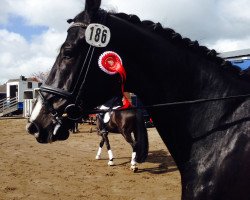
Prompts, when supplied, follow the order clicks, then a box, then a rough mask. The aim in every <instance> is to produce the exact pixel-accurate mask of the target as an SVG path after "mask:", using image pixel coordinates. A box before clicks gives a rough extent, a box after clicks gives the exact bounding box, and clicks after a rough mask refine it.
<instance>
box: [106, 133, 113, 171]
mask: <svg viewBox="0 0 250 200" xmlns="http://www.w3.org/2000/svg"><path fill="white" fill-rule="evenodd" d="M103 138H104V141H105V144H106V147H107V150H108V155H109V162H108V165H109V166H114V165H115V164H114V156H113V152H112V150H111V148H110V144H109V138H108V133H104V134H103Z"/></svg>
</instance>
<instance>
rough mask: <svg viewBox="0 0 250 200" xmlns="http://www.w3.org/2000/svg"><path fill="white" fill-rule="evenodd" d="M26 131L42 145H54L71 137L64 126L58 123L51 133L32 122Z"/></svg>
mask: <svg viewBox="0 0 250 200" xmlns="http://www.w3.org/2000/svg"><path fill="white" fill-rule="evenodd" d="M26 130H27V132H28V133H29V134H31V135H33V136H34V137H35V138H36V140H37V142H39V143H42V144H47V143H52V142H55V141H58V140H66V139H68V137H69V131H68V130H66V129H64V128H63V126H62V125H61V124H58V123H56V124H55V125H54V126H53V128H52V127H51V131H46V130H45V129H42V128H40V127H39V126H38V125H37V124H35V123H34V122H32V123H28V124H27V125H26Z"/></svg>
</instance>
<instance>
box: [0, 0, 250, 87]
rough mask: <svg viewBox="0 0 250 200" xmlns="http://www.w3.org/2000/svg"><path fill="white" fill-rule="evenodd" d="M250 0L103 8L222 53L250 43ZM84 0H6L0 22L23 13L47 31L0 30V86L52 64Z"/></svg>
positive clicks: (157, 0)
mask: <svg viewBox="0 0 250 200" xmlns="http://www.w3.org/2000/svg"><path fill="white" fill-rule="evenodd" d="M248 1H249V0H238V1H234V0H202V1H200V0H192V1H189V0H175V1H172V0H103V1H102V7H103V8H105V9H108V10H115V11H117V12H125V13H128V14H136V15H138V16H139V17H140V18H141V19H142V20H143V19H149V20H153V21H155V22H158V21H159V22H161V23H162V24H163V25H164V26H167V27H171V28H173V29H174V30H176V31H177V32H179V33H181V34H182V35H183V36H185V37H189V38H191V39H192V40H198V41H199V42H200V43H201V44H205V45H208V47H209V48H214V49H216V50H218V51H219V52H222V51H230V50H237V49H244V48H249V47H250V36H249V32H250V12H249V10H250V4H249V2H248ZM84 2H85V0H71V1H69V0H54V1H51V0H43V1H40V0H2V3H1V7H0V24H7V23H8V17H9V16H13V15H15V16H19V17H22V18H23V19H24V20H25V23H26V24H27V25H30V26H45V27H48V30H47V31H45V32H44V33H42V34H41V35H38V36H33V37H32V39H31V40H30V41H27V40H26V39H25V38H24V37H23V36H22V35H20V34H18V33H12V32H9V31H7V30H4V29H2V30H1V29H0V70H1V73H0V84H1V83H3V82H5V81H7V79H10V78H17V77H19V76H20V75H26V76H29V75H30V74H32V73H34V72H37V71H44V70H47V69H48V68H50V67H51V66H52V65H53V62H54V60H55V57H56V55H57V54H58V49H59V47H60V46H61V44H62V43H63V41H64V39H65V36H66V34H67V32H66V30H67V28H68V24H67V23H66V20H67V19H68V18H73V17H74V16H76V15H77V14H78V13H79V12H80V11H82V10H83V8H84Z"/></svg>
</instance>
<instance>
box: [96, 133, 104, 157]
mask: <svg viewBox="0 0 250 200" xmlns="http://www.w3.org/2000/svg"><path fill="white" fill-rule="evenodd" d="M103 145H104V138H103V136H102V139H101V142H100V144H99V149H98V151H97V154H96V157H95V159H96V160H100V159H101V153H102V147H103Z"/></svg>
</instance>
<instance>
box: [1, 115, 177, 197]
mask: <svg viewBox="0 0 250 200" xmlns="http://www.w3.org/2000/svg"><path fill="white" fill-rule="evenodd" d="M25 125H26V120H25V119H4V120H0V200H54V199H56V200H78V199H81V200H82V199H86V200H92V199H93V200H99V199H100V200H163V199H169V200H177V199H178V200H179V199H180V196H181V187H180V175H179V172H178V170H177V168H176V166H175V163H174V162H173V160H172V158H171V156H170V155H169V153H168V151H167V149H166V147H165V145H164V144H163V142H162V141H161V139H160V137H159V135H158V133H157V132H156V130H155V129H154V128H151V129H148V134H149V143H150V148H149V156H148V159H147V161H146V162H145V163H143V164H140V165H139V171H138V172H137V173H133V172H132V171H130V169H129V168H130V155H131V147H130V146H129V144H128V143H126V141H125V140H124V139H123V138H122V136H121V135H120V134H119V135H118V134H110V136H109V139H110V144H111V147H112V150H113V153H114V156H115V158H116V159H115V163H116V166H114V167H109V166H108V165H107V162H108V160H107V158H108V155H107V151H106V148H105V149H104V150H103V154H102V160H95V155H96V151H97V149H98V145H99V141H100V137H99V136H97V134H96V132H93V133H90V132H89V130H90V128H91V126H90V125H87V124H83V125H80V126H79V127H80V133H77V134H71V135H70V137H69V139H68V140H67V141H64V142H56V143H53V144H46V145H43V144H39V143H37V142H36V141H35V139H34V138H33V137H32V136H30V135H28V134H27V133H26V132H25ZM93 129H95V127H94V126H93Z"/></svg>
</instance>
